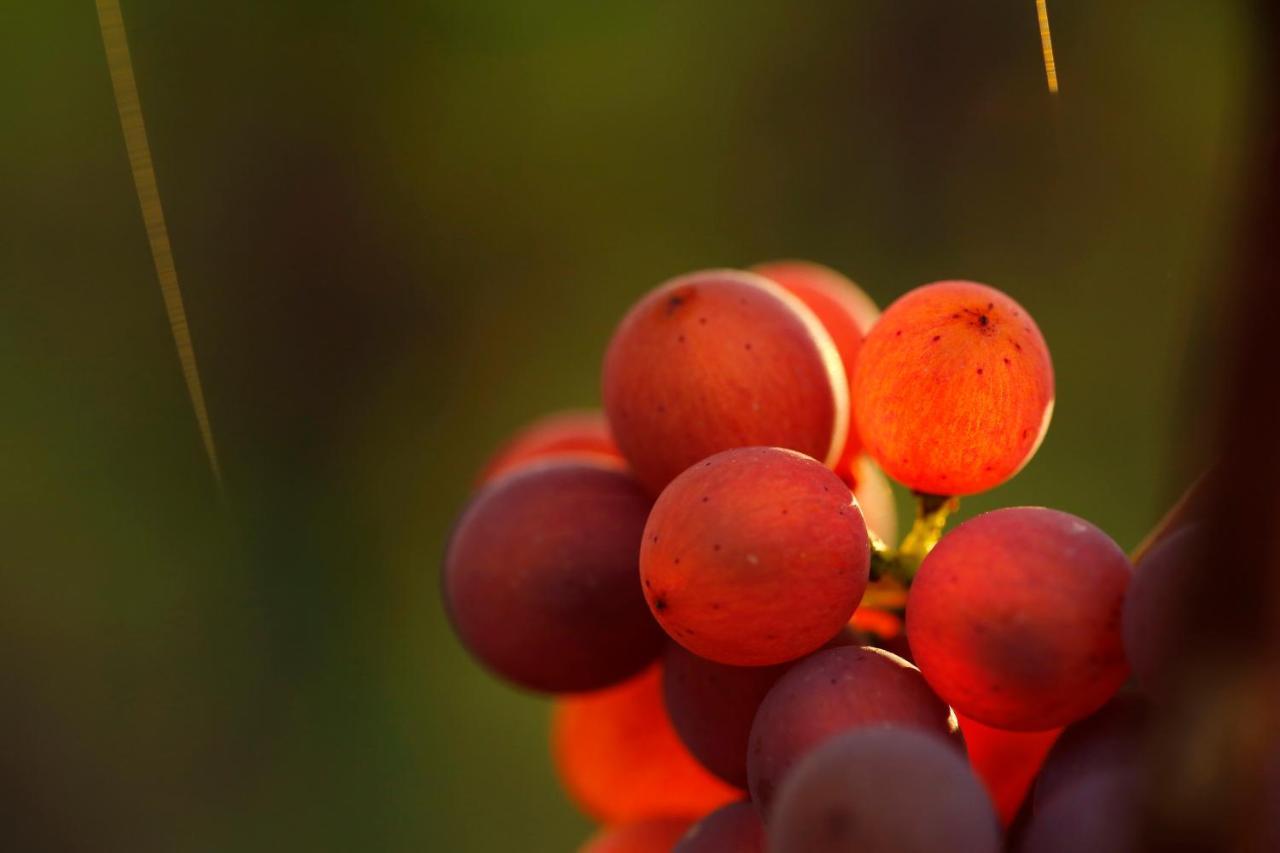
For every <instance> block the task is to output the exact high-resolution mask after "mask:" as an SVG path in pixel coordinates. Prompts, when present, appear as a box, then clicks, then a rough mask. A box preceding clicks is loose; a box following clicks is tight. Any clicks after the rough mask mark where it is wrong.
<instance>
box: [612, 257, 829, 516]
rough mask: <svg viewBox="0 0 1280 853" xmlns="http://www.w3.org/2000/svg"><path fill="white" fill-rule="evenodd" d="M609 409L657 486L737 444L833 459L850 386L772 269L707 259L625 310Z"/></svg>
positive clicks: (816, 326)
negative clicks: (765, 272)
mask: <svg viewBox="0 0 1280 853" xmlns="http://www.w3.org/2000/svg"><path fill="white" fill-rule="evenodd" d="M603 396H604V408H605V412H606V414H607V415H608V418H609V426H610V429H611V430H612V432H613V436H614V439H615V440H616V441H617V442H618V446H619V448H621V450H622V453H623V455H624V456H625V457H626V459H627V461H628V462H629V463H630V465H631V467H632V469H633V470H634V471H635V474H636V477H637V478H639V480H640V481H641V482H642V483H644V484H645V486H646V487H648V489H649V490H650V492H651V493H652V494H655V495H656V494H658V493H659V492H660V491H662V489H663V487H665V486H666V485H667V483H669V482H671V481H672V480H673V479H675V477H676V476H677V475H678V474H680V472H681V471H684V470H685V469H686V468H688V467H689V466H691V465H693V464H695V463H697V462H699V461H700V460H702V459H705V458H707V457H708V456H711V455H712V454H714V453H719V452H720V451H722V450H728V449H730V448H734V447H749V446H771V447H786V448H790V449H792V450H798V451H800V452H801V453H804V454H807V455H809V456H812V457H814V458H816V459H819V460H822V461H823V462H824V463H826V464H830V465H834V464H835V462H836V461H837V460H838V458H839V454H840V450H841V448H842V447H843V446H844V441H845V433H846V432H847V428H848V419H849V416H848V411H849V392H848V383H847V380H846V378H845V375H844V368H843V367H842V366H841V364H840V357H839V354H838V353H837V352H836V349H835V344H834V343H833V342H832V341H831V336H830V335H829V334H828V333H827V331H826V330H825V329H823V328H822V325H821V324H820V323H819V322H818V319H817V318H816V317H814V316H813V312H811V311H810V310H809V309H808V308H806V307H805V306H804V303H802V302H801V301H800V300H798V299H796V298H795V297H794V296H792V295H791V294H789V293H787V292H786V291H785V290H783V289H782V288H780V287H778V286H777V285H776V284H774V283H773V282H771V281H769V280H768V279H766V278H764V277H762V276H758V275H755V274H754V273H748V272H741V271H737V270H709V271H705V272H699V273H692V274H690V275H686V276H682V277H680V278H677V279H674V280H672V281H670V282H668V283H667V284H665V285H663V286H662V287H659V288H658V289H657V290H654V291H652V292H651V293H649V294H648V295H647V296H645V297H644V298H643V299H641V300H640V301H639V302H638V303H637V304H636V305H635V306H634V307H632V309H631V310H630V311H629V312H628V313H627V315H626V317H624V318H623V320H622V323H621V325H619V327H618V329H617V331H616V332H615V333H614V335H613V338H612V340H611V341H610V342H609V348H608V351H607V352H606V353H605V360H604V376H603Z"/></svg>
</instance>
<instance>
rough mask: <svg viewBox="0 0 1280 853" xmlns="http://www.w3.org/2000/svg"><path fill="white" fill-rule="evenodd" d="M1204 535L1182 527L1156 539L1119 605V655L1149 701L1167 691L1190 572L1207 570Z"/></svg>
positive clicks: (1190, 582) (1191, 578) (1192, 576)
mask: <svg viewBox="0 0 1280 853" xmlns="http://www.w3.org/2000/svg"><path fill="white" fill-rule="evenodd" d="M1206 545H1207V541H1206V536H1205V534H1204V531H1203V529H1202V528H1200V527H1199V526H1191V527H1184V528H1183V529H1181V530H1178V531H1177V532H1175V533H1172V534H1170V535H1169V536H1167V537H1165V538H1164V539H1161V540H1160V542H1159V543H1157V544H1156V545H1155V546H1154V547H1153V548H1152V549H1151V550H1150V551H1149V552H1148V553H1147V555H1146V557H1145V559H1143V561H1142V563H1141V564H1140V565H1139V566H1138V568H1137V570H1136V571H1135V572H1134V576H1133V583H1131V584H1130V585H1129V592H1128V594H1127V595H1126V596H1125V603H1124V650H1125V653H1126V654H1127V655H1128V657H1129V664H1130V665H1131V666H1132V667H1133V672H1134V675H1136V676H1137V677H1138V681H1140V682H1141V683H1142V686H1143V688H1144V689H1145V690H1146V691H1147V693H1148V694H1149V695H1151V696H1153V697H1156V698H1158V697H1160V696H1161V695H1162V694H1164V693H1165V691H1166V690H1167V684H1168V681H1169V679H1170V671H1171V669H1172V668H1173V666H1174V663H1175V655H1176V641H1177V635H1178V632H1179V631H1180V630H1181V629H1182V625H1183V619H1184V614H1183V613H1182V612H1181V607H1182V606H1183V602H1185V600H1186V598H1187V594H1188V593H1189V592H1190V591H1191V587H1192V585H1193V584H1194V582H1195V573H1196V572H1197V571H1204V570H1206V569H1208V568H1209V567H1207V566H1206V565H1205V563H1204V558H1205V556H1206V555H1207V553H1208V549H1207V547H1206Z"/></svg>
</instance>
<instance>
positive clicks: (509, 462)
mask: <svg viewBox="0 0 1280 853" xmlns="http://www.w3.org/2000/svg"><path fill="white" fill-rule="evenodd" d="M584 454H585V455H591V456H599V457H606V458H609V459H617V460H619V461H621V460H622V454H621V453H619V452H618V448H617V446H616V445H615V444H614V443H613V439H612V438H611V437H610V435H609V424H608V423H607V422H606V421H605V419H604V413H603V412H600V411H597V410H595V409H582V410H569V411H564V412H554V413H553V414H550V415H546V416H545V417H542V418H539V419H538V420H536V421H534V422H533V423H531V424H528V425H527V426H525V427H524V428H522V429H521V430H520V431H518V432H517V433H516V434H515V435H513V436H512V437H511V438H510V439H508V440H507V442H506V443H505V444H503V445H502V447H500V448H498V450H497V452H496V453H494V454H493V457H492V458H491V459H490V460H489V461H488V463H486V464H485V467H484V471H483V472H481V474H480V484H481V485H483V484H485V483H487V482H489V481H490V480H492V479H494V478H495V477H497V476H498V475H499V474H505V473H507V472H508V471H511V470H513V469H515V468H518V467H520V466H521V465H525V464H527V463H529V462H534V461H537V460H539V459H546V458H548V457H551V456H565V455H573V456H577V455H584Z"/></svg>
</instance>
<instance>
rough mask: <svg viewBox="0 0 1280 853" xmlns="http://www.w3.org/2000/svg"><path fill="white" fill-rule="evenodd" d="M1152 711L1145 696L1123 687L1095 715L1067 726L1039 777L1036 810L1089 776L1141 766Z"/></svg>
mask: <svg viewBox="0 0 1280 853" xmlns="http://www.w3.org/2000/svg"><path fill="white" fill-rule="evenodd" d="M1149 714H1150V710H1149V707H1148V704H1147V700H1146V699H1145V698H1144V697H1142V696H1141V695H1140V694H1138V693H1136V692H1134V691H1131V690H1122V691H1120V692H1119V693H1117V694H1116V696H1115V698H1114V699H1112V700H1111V701H1110V702H1108V703H1107V704H1106V705H1104V706H1103V707H1102V709H1101V710H1099V711H1098V712H1097V713H1096V714H1092V715H1090V716H1088V717H1085V718H1084V719H1083V720H1081V721H1080V722H1078V723H1073V724H1072V725H1070V726H1068V727H1067V729H1066V730H1065V731H1064V732H1063V733H1062V737H1060V738H1058V742H1057V743H1055V744H1054V745H1053V749H1051V750H1049V755H1048V757H1047V758H1046V759H1045V762H1044V767H1043V768H1041V770H1040V775H1039V776H1037V777H1036V788H1035V795H1034V797H1033V802H1034V804H1035V807H1036V809H1037V810H1038V809H1040V808H1041V806H1042V805H1043V804H1044V803H1045V802H1046V801H1047V800H1049V799H1051V798H1053V797H1054V796H1055V795H1056V793H1057V792H1058V791H1061V790H1064V789H1066V788H1069V787H1071V786H1072V785H1073V784H1075V783H1076V782H1078V781H1079V780H1080V779H1083V778H1085V777H1087V776H1091V775H1093V774H1095V773H1098V772H1100V771H1106V770H1111V769H1127V768H1133V767H1138V766H1140V764H1141V761H1142V750H1143V742H1144V738H1145V736H1146V728H1147V721H1148V717H1149Z"/></svg>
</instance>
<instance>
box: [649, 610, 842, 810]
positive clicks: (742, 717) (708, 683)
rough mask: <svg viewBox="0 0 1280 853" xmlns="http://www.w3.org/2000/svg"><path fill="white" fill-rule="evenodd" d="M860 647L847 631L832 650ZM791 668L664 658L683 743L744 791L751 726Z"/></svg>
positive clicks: (670, 705) (670, 704)
mask: <svg viewBox="0 0 1280 853" xmlns="http://www.w3.org/2000/svg"><path fill="white" fill-rule="evenodd" d="M856 642H857V641H856V638H855V635H854V632H853V631H851V630H849V629H847V628H846V629H843V630H841V632H840V633H839V634H837V635H836V636H835V638H834V639H832V640H831V641H830V642H828V643H827V647H828V648H834V647H836V646H847V645H853V644H855V643H856ZM792 665H793V662H788V663H783V664H775V665H773V666H730V665H728V664H723V663H716V662H715V661H710V660H707V659H706V658H701V657H698V656H697V655H695V654H694V653H693V652H691V651H689V650H688V649H686V648H685V647H684V646H682V645H680V644H679V643H675V642H671V643H668V644H667V650H666V652H665V653H664V655H663V658H662V695H663V698H664V699H665V700H666V705H667V713H668V714H669V715H670V717H671V722H672V724H673V725H674V726H675V729H676V733H677V734H679V735H680V740H681V741H683V742H684V745H685V746H687V747H688V748H689V751H690V752H691V753H693V756H694V757H695V758H697V759H698V761H700V762H702V765H703V766H704V767H706V768H707V769H708V770H710V771H711V772H712V773H714V774H716V775H717V776H719V777H720V778H721V779H724V780H725V781H726V782H729V783H730V784H732V785H736V786H737V787H739V788H743V789H745V788H746V787H747V739H748V738H749V737H750V736H751V721H752V720H754V719H755V716H756V709H757V708H759V707H760V703H761V702H762V701H764V697H765V694H767V693H768V692H769V688H771V687H772V686H773V685H774V683H775V682H776V681H777V680H778V679H779V678H781V677H782V674H783V673H785V672H786V671H787V670H788V669H789V668H790V667H791V666H792Z"/></svg>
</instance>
